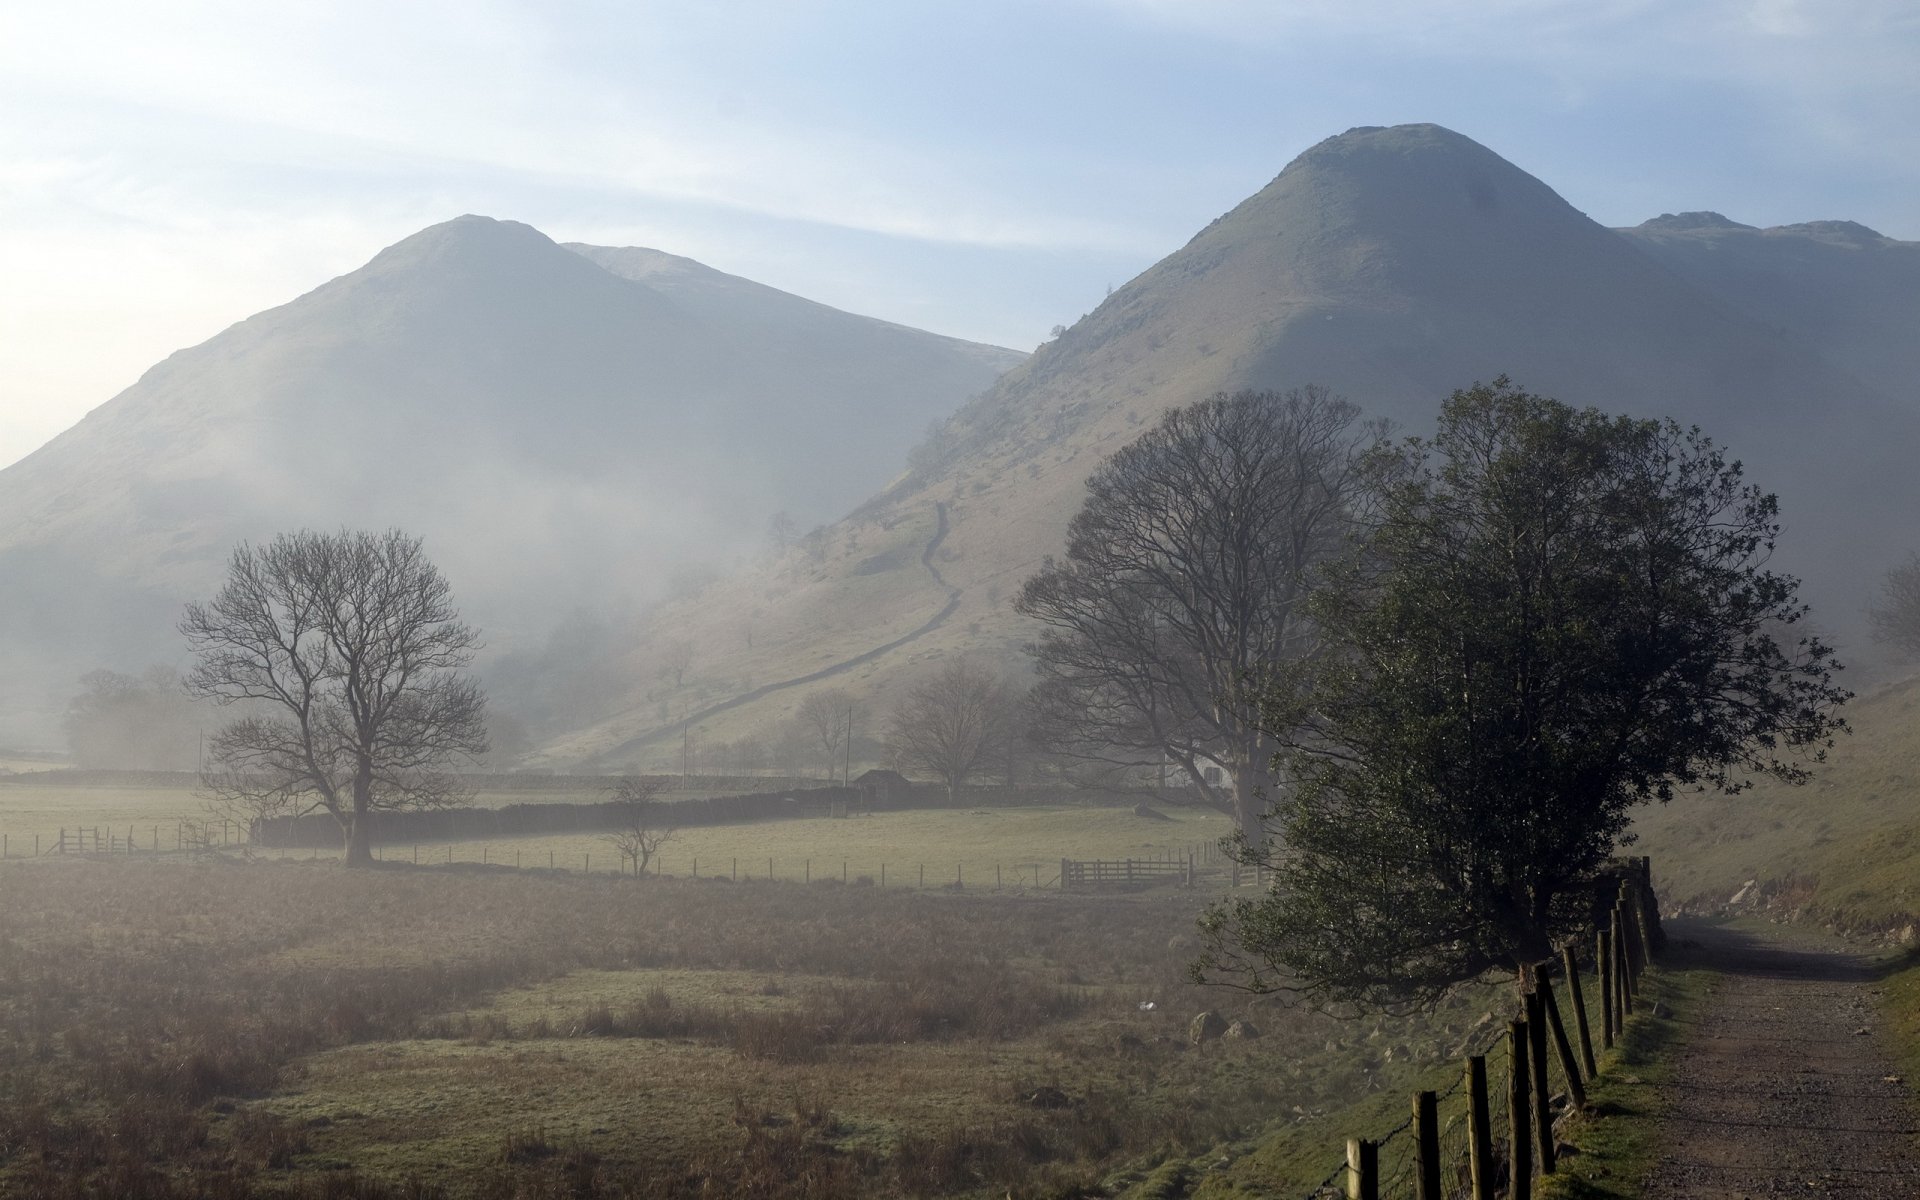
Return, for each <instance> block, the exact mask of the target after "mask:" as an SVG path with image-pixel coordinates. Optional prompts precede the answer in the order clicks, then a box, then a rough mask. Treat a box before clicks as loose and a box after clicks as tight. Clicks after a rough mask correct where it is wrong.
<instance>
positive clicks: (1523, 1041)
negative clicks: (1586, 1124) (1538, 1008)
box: [1507, 1021, 1533, 1200]
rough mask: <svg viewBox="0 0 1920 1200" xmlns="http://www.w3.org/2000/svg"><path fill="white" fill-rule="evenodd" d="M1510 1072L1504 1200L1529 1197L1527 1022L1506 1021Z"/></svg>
mask: <svg viewBox="0 0 1920 1200" xmlns="http://www.w3.org/2000/svg"><path fill="white" fill-rule="evenodd" d="M1507 1045H1508V1046H1509V1047H1510V1050H1511V1053H1512V1059H1511V1060H1510V1061H1511V1062H1512V1064H1513V1066H1512V1069H1511V1070H1509V1071H1508V1072H1507V1137H1508V1138H1509V1139H1510V1141H1511V1149H1510V1152H1509V1153H1508V1156H1507V1158H1508V1162H1509V1164H1510V1166H1511V1170H1510V1174H1509V1176H1508V1184H1507V1198H1508V1200H1532V1197H1533V1100H1532V1096H1533V1078H1532V1077H1533V1072H1532V1071H1531V1070H1529V1069H1528V1066H1527V1023H1526V1022H1525V1021H1509V1022H1507Z"/></svg>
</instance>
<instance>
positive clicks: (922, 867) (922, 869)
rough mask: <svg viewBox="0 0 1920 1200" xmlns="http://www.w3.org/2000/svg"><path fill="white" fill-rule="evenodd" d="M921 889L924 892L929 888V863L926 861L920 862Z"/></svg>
mask: <svg viewBox="0 0 1920 1200" xmlns="http://www.w3.org/2000/svg"><path fill="white" fill-rule="evenodd" d="M920 890H921V891H923V892H924V891H926V890H927V864H925V863H921V864H920Z"/></svg>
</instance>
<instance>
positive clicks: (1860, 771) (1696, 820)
mask: <svg viewBox="0 0 1920 1200" xmlns="http://www.w3.org/2000/svg"><path fill="white" fill-rule="evenodd" d="M1849 720H1850V721H1851V723H1852V725H1853V729H1854V732H1853V734H1852V736H1850V737H1845V738H1842V739H1841V740H1840V743H1839V744H1838V745H1836V746H1835V747H1834V749H1833V750H1832V752H1831V753H1830V755H1829V761H1828V762H1827V764H1825V765H1824V766H1822V767H1820V768H1818V769H1817V770H1816V772H1815V775H1814V778H1813V780H1812V781H1811V782H1809V783H1807V784H1806V785H1805V786H1803V787H1797V788H1796V787H1786V786H1783V785H1781V784H1778V783H1773V782H1761V783H1759V784H1757V785H1756V786H1755V787H1754V789H1753V790H1752V791H1751V792H1748V793H1745V794H1743V795H1739V796H1733V797H1705V796H1682V797H1680V798H1678V799H1676V800H1674V802H1673V803H1672V804H1669V805H1667V806H1665V807H1662V808H1656V809H1650V810H1648V811H1646V812H1645V813H1644V814H1643V815H1642V816H1641V818H1640V820H1639V821H1638V822H1637V823H1636V827H1635V828H1636V831H1637V832H1638V833H1639V835H1640V839H1641V841H1640V849H1641V851H1642V852H1643V853H1646V854H1650V855H1652V856H1653V864H1654V877H1655V881H1656V884H1657V886H1658V888H1659V890H1660V893H1661V895H1662V897H1663V898H1664V900H1665V901H1666V903H1667V904H1668V905H1669V906H1672V905H1676V904H1679V905H1686V906H1690V907H1711V906H1715V905H1723V904H1726V903H1728V902H1729V901H1731V900H1732V899H1733V898H1734V897H1735V895H1736V894H1738V893H1739V892H1740V891H1741V890H1742V889H1743V888H1745V887H1746V885H1747V884H1748V883H1749V882H1752V883H1753V885H1754V886H1753V887H1752V889H1751V890H1750V891H1749V892H1748V894H1747V895H1746V896H1744V897H1742V898H1741V900H1742V904H1743V905H1746V904H1755V905H1758V904H1765V905H1766V906H1767V907H1768V908H1769V909H1770V910H1771V911H1774V912H1777V913H1779V914H1782V915H1794V914H1798V915H1800V916H1803V917H1809V918H1813V919H1817V920H1820V921H1823V922H1829V923H1832V924H1835V925H1838V926H1840V927H1842V928H1845V929H1849V930H1853V931H1858V932H1863V933H1875V932H1897V931H1899V930H1901V929H1903V928H1905V927H1906V926H1908V925H1910V924H1913V923H1914V922H1915V921H1916V919H1920V917H1917V916H1916V914H1920V803H1916V800H1920V792H1916V787H1917V786H1920V677H1913V678H1908V679H1905V680H1903V681H1901V682H1899V683H1895V684H1892V685H1889V686H1886V687H1883V688H1880V689H1877V690H1875V691H1874V692H1872V693H1871V694H1868V695H1865V696H1862V697H1861V698H1859V699H1858V700H1856V701H1854V703H1853V704H1852V705H1850V706H1849Z"/></svg>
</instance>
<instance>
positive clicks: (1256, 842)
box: [1233, 761, 1273, 852]
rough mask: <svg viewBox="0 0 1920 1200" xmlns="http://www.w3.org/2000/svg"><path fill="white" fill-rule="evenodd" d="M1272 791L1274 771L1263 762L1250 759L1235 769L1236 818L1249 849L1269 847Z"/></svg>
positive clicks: (1234, 814)
mask: <svg viewBox="0 0 1920 1200" xmlns="http://www.w3.org/2000/svg"><path fill="white" fill-rule="evenodd" d="M1272 791H1273V776H1272V772H1270V771H1268V770H1267V768H1266V765H1265V764H1264V763H1260V762H1257V761H1256V762H1249V763H1246V764H1244V765H1243V766H1241V767H1240V769H1239V770H1237V771H1235V772H1234V773H1233V818H1234V820H1235V822H1237V823H1238V824H1239V826H1240V836H1241V837H1243V838H1245V839H1246V842H1247V848H1248V849H1249V850H1253V851H1256V852H1264V851H1265V850H1266V848H1267V822H1266V816H1267V805H1268V803H1270V802H1271V801H1272V799H1273V797H1272Z"/></svg>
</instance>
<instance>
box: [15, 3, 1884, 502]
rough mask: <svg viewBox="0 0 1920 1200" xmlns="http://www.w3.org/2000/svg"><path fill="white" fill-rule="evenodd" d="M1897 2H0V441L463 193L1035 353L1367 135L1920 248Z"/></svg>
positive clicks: (1577, 192)
mask: <svg viewBox="0 0 1920 1200" xmlns="http://www.w3.org/2000/svg"><path fill="white" fill-rule="evenodd" d="M1917 65H1920V5H1916V4H1915V3H1913V0H1805V2H1802V0H1737V2H1736V0H1575V2H1569V3H1561V2H1558V0H1436V2H1427V3H1419V2H1415V0H1372V2H1370V0H1297V2H1289V0H1267V2H1264V3H1263V2H1257V0H1055V2H1053V3H1045V2H1042V0H1023V2H1018V3H1004V2H999V0H966V2H965V3H932V2H927V3H917V2H913V0H862V2H854V0H842V2H833V0H817V2H816V0H744V2H737V0H660V2H647V0H620V2H614V0H606V2H601V3H591V2H589V3H569V2H565V0H560V2H548V3H543V4H531V3H528V4H515V3H500V2H495V0H459V2H458V3H452V2H429V3H408V2H406V0H380V2H379V3H373V2H368V0H270V2H268V3H260V2H259V0H245V2H237V0H236V2H218V0H215V2H206V0H171V2H169V3H166V4H153V3H148V2H141V3H134V2H131V0H127V2H119V3H116V2H112V0H61V2H60V3H58V4H34V3H29V2H28V0H0V464H5V463H8V462H11V461H13V460H15V459H16V458H18V457H20V456H21V455H23V454H26V453H28V452H29V451H31V450H32V449H33V448H34V447H35V446H37V445H39V444H40V443H41V442H43V441H44V440H46V439H47V438H48V437H50V436H52V435H53V434H55V433H58V432H59V431H60V430H61V429H64V428H65V427H67V426H68V425H70V424H72V422H73V421H74V420H76V419H77V418H78V417H79V416H80V415H81V414H83V413H84V412H85V411H86V410H87V409H89V408H92V407H93V406H95V405H97V404H99V403H101V402H102V401H104V400H106V399H108V398H109V397H111V396H112V395H113V394H114V393H115V392H117V391H118V390H119V389H121V388H122V387H125V386H126V385H127V384H129V383H131V382H132V381H133V380H134V379H135V378H136V377H137V376H138V375H139V373H140V372H141V371H142V370H144V369H145V368H146V367H148V366H150V365H151V364H153V363H154V362H156V361H158V360H159V359H161V358H163V357H164V356H165V355H166V354H168V353H169V352H171V351H172V350H175V349H177V348H179V347H182V346H186V345H191V344H193V343H196V342H199V341H202V340H204V339H206V338H207V337H210V336H212V335H213V334H214V333H217V332H218V331H219V330H220V329H222V328H223V327H225V326H226V325H228V324H230V323H232V322H234V321H236V320H239V319H241V318H243V317H245V316H247V315H249V314H251V313H253V312H256V311H258V310H260V309H262V308H267V307H270V306H272V305H275V304H279V303H282V302H284V301H286V300H289V299H291V298H293V297H294V296H295V295H298V294H299V293H301V292H304V291H306V290H308V289H309V288H312V287H314V286H316V285H318V284H319V283H321V282H323V281H325V280H326V279H328V278H330V277H332V276H334V275H338V274H341V273H343V272H345V271H348V270H351V269H353V268H354V267H357V266H359V265H360V264H361V263H363V262H364V261H366V260H367V259H368V258H370V257H371V256H372V255H373V254H374V253H375V252H376V251H377V250H379V249H380V248H381V247H382V246H385V245H387V244H389V243H391V242H394V241H396V240H398V239H399V238H401V237H404V236H405V235H406V234H408V233H411V232H413V231H414V230H416V229H419V228H421V227H423V226H425V225H429V224H432V223H434V222H436V221H440V220H444V219H446V218H448V217H451V216H454V215H457V214H459V213H463V212H479V213H485V214H488V215H491V216H497V217H511V218H516V219H518V220H522V221H527V222H529V223H531V224H533V225H535V226H537V227H539V228H540V229H542V230H544V231H546V232H547V233H549V234H550V235H552V236H554V237H555V238H558V239H561V240H584V241H594V242H602V243H608V244H636V245H649V246H656V247H659V248H661V249H665V250H671V251H674V252H677V253H682V254H688V255H691V256H693V257H695V258H699V259H701V260H703V261H705V262H707V263H709V264H711V265H713V266H716V267H719V268H721V269H723V270H727V271H732V272H735V273H737V274H741V275H746V276H748V277H750V278H753V279H757V280H760V281H762V282H766V283H770V284H773V285H775V286H778V287H783V288H786V289H788V290H790V291H795V292H798V293H800V294H802V295H806V296H809V297H812V298H815V299H819V300H823V301H826V302H828V303H830V304H835V305H838V306H840V307H842V308H847V309H851V310H853V311H856V312H862V313H869V314H872V315H875V316H881V317H886V318H889V319H892V320H897V321H903V322H906V323H909V324H914V325H920V326H923V327H925V328H928V329H933V330H937V331H939V332H943V333H952V334H957V335H961V336H965V337H971V338H977V339H981V340H985V341H993V342H999V343H1001V344H1005V345H1010V346H1017V347H1021V348H1031V347H1032V345H1033V344H1034V343H1036V342H1037V341H1039V340H1040V339H1041V338H1042V337H1044V336H1045V334H1046V331H1047V330H1048V329H1049V328H1050V327H1051V326H1053V325H1055V324H1057V323H1070V322H1072V321H1073V320H1074V319H1076V318H1077V317H1079V316H1080V315H1081V314H1082V313H1083V312H1085V311H1086V310H1087V309H1089V308H1091V307H1092V306H1093V305H1094V304H1095V303H1097V302H1098V301H1099V299H1100V297H1101V296H1102V295H1103V293H1104V292H1105V290H1106V288H1107V286H1108V285H1109V284H1115V285H1117V284H1119V283H1121V282H1123V281H1124V280H1125V279H1127V278H1129V277H1130V276H1132V275H1133V274H1135V273H1136V272H1138V271H1139V270H1141V269H1142V268H1144V267H1146V266H1147V265H1149V264H1150V263H1151V262H1153V261H1154V260H1155V259H1157V258H1159V257H1160V256H1162V255H1164V254H1166V253H1167V252H1169V251H1171V250H1173V249H1175V248H1176V247H1178V246H1179V245H1180V244H1181V243H1183V242H1184V241H1185V240H1186V239H1187V238H1188V237H1189V236H1191V235H1192V234H1193V233H1194V232H1196V231H1197V230H1198V229H1199V228H1200V227H1201V226H1202V225H1204V224H1205V223H1206V222H1208V221H1210V220H1211V219H1213V218H1214V217H1216V216H1218V215H1219V214H1220V213H1221V212H1223V211H1225V210H1226V209H1228V208H1230V207H1231V206H1232V205H1233V204H1235V203H1237V202H1238V201H1239V200H1240V199H1242V198H1243V197H1244V196H1246V195H1247V194H1248V193H1250V192H1252V191H1254V190H1256V189H1257V188H1259V187H1260V186H1261V185H1263V184H1264V183H1265V182H1266V181H1267V180H1268V179H1270V178H1271V177H1272V176H1273V175H1274V174H1275V173H1277V172H1278V171H1279V170H1280V168H1281V167H1282V166H1284V165H1285V164H1286V162H1287V160H1289V159H1290V158H1292V157H1293V156H1294V155H1295V154H1297V153H1299V152H1300V151H1301V150H1303V149H1305V148H1306V147H1308V146H1310V145H1311V144H1313V143H1314V142H1316V141H1318V140H1319V139H1321V138H1323V137H1326V136H1328V135H1331V134H1334V133H1338V132H1340V131H1342V130H1344V129H1347V128H1349V127H1351V126H1354V125H1385V124H1395V123H1399V122H1403V121H1437V122H1439V123H1441V124H1444V125H1447V126H1449V127H1451V128H1453V129H1456V130H1459V131H1460V132H1462V133H1465V134H1467V135H1468V136H1470V137H1473V138H1476V139H1478V140H1479V141H1481V142H1483V143H1485V144H1487V145H1489V146H1490V147H1492V148H1493V149H1494V150H1496V151H1498V152H1499V153H1501V154H1503V155H1504V156H1506V157H1507V158H1509V159H1511V160H1513V161H1514V162H1516V163H1518V164H1519V165H1520V166H1521V167H1523V168H1525V169H1527V170H1529V171H1531V172H1533V173H1534V174H1536V175H1538V176H1540V177H1541V178H1543V179H1544V180H1546V182H1547V183H1548V184H1550V185H1552V186H1553V187H1554V188H1555V189H1557V190H1558V191H1559V192H1560V193H1561V194H1562V195H1564V196H1566V197H1567V198H1568V199H1569V200H1570V201H1572V202H1573V204H1574V205H1575V206H1576V207H1579V208H1581V209H1584V210H1585V211H1586V212H1588V213H1589V214H1590V215H1592V216H1593V217H1595V218H1597V219H1598V220H1601V221H1603V222H1606V223H1608V224H1616V225H1617V224H1633V223H1637V222H1639V221H1641V220H1643V219H1645V218H1647V217H1649V216H1653V215H1656V214H1658V213H1660V212H1663V211H1678V210H1684V209H1695V208H1712V209H1718V210H1721V211H1724V212H1726V213H1727V214H1728V215H1729V216H1732V217H1734V218H1735V219H1737V220H1743V221H1747V222H1750V223H1755V224H1778V223H1783V222H1790V221H1801V220H1809V219H1815V218H1827V217H1843V218H1850V219H1853V220H1858V221H1862V222H1865V223H1867V224H1869V225H1872V226H1874V227H1875V228H1877V229H1880V230H1881V231H1882V232H1884V233H1887V234H1890V235H1893V236H1896V237H1904V238H1920V69H1917Z"/></svg>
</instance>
